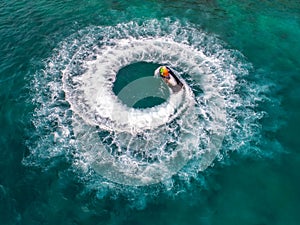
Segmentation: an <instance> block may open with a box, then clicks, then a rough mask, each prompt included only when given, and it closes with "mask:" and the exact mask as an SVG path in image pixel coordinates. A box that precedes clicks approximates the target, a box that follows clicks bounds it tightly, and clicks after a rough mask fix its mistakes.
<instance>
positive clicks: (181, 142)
mask: <svg viewBox="0 0 300 225" xmlns="http://www.w3.org/2000/svg"><path fill="white" fill-rule="evenodd" d="M241 59H243V57H242V56H241V54H240V53H239V52H237V51H234V50H230V49H226V48H224V46H223V44H221V43H220V41H219V40H218V39H217V38H215V37H213V36H212V35H208V34H206V33H204V32H203V31H201V30H200V29H199V28H197V27H195V26H193V25H192V24H185V23H181V22H178V21H170V20H169V19H165V20H161V21H158V20H149V21H145V22H143V23H137V22H130V23H124V24H118V25H116V26H98V27H88V28H86V29H84V30H81V31H79V32H78V33H77V34H74V35H73V36H71V37H69V38H68V39H66V41H65V42H63V43H62V45H61V46H60V48H59V49H57V50H56V51H55V53H54V54H53V57H52V58H50V59H49V60H48V66H47V67H46V69H45V70H44V76H40V75H39V74H37V75H36V77H35V78H36V80H35V82H36V85H35V86H34V88H35V90H36V92H37V94H36V97H35V98H36V99H35V101H36V102H37V103H39V104H40V108H38V109H37V110H36V117H35V120H34V121H33V122H34V125H35V126H36V127H37V130H38V131H40V135H42V136H43V138H41V139H39V140H38V141H37V143H36V144H35V145H33V147H31V153H32V155H35V156H36V157H37V158H38V157H41V158H45V159H49V158H51V157H55V156H58V155H67V157H68V159H69V160H70V161H71V162H72V163H73V165H74V168H78V169H79V170H80V171H84V174H85V175H83V176H89V175H90V174H91V173H90V172H89V171H91V170H92V171H94V172H96V173H97V174H99V175H100V177H102V178H100V177H98V176H97V178H96V179H103V177H104V178H105V179H104V180H105V181H111V182H115V183H119V184H124V185H133V186H142V185H150V184H154V183H158V182H163V181H164V180H166V179H170V178H171V177H172V176H173V175H176V174H177V175H178V176H179V177H181V176H182V178H183V179H185V178H187V179H188V178H189V177H191V176H196V174H197V173H198V172H199V171H203V170H205V169H206V168H207V167H208V166H210V165H211V164H212V162H213V160H214V159H215V158H216V157H217V156H218V155H220V152H219V151H220V148H221V146H222V141H223V138H224V135H225V132H227V136H229V137H230V133H231V132H233V133H235V134H242V135H243V136H242V137H243V138H244V140H248V139H250V138H251V137H250V136H251V135H250V134H251V132H250V133H249V132H248V127H249V126H248V123H245V124H241V123H239V124H236V123H237V121H236V119H235V117H234V115H235V114H236V115H237V116H239V117H241V118H247V120H246V121H248V120H249V119H248V118H254V119H252V120H251V121H254V120H255V118H258V117H259V115H256V114H255V112H253V111H251V110H243V111H242V110H241V108H242V107H241V106H242V105H243V104H245V105H247V106H249V107H252V106H253V104H254V103H253V101H252V100H251V98H252V97H251V96H252V95H251V96H250V97H247V96H246V97H245V98H242V97H241V96H239V95H238V94H237V93H236V85H242V86H243V87H244V88H247V86H246V84H238V83H237V81H236V77H237V76H239V77H241V76H243V75H246V74H248V69H247V68H248V67H249V65H248V64H247V63H245V62H244V61H243V60H241ZM138 62H148V63H155V64H160V65H168V66H170V67H171V68H172V69H173V70H174V71H175V73H176V74H177V75H178V76H179V78H180V79H181V80H182V81H183V84H184V88H183V89H182V90H181V91H180V92H178V93H176V94H172V93H171V94H170V95H169V94H168V95H164V96H165V97H164V98H165V102H164V103H162V104H160V105H157V106H155V107H152V108H145V109H137V108H133V107H131V106H133V105H134V104H135V103H136V102H137V101H139V100H140V99H141V98H145V97H158V96H162V95H161V94H162V93H163V91H160V90H157V92H155V91H154V90H153V89H151V88H150V86H151V85H150V83H151V82H152V81H153V80H152V81H151V82H149V80H147V79H159V78H153V77H151V78H149V77H143V78H140V79H138V80H135V81H132V82H131V83H129V84H128V85H126V86H125V87H124V88H123V89H122V90H121V91H120V92H119V93H118V95H115V94H114V92H113V90H112V87H113V85H114V81H115V80H116V74H117V73H118V71H119V70H120V69H122V68H123V67H126V66H128V65H131V64H133V63H138ZM153 72H154V71H153ZM153 82H154V81H153ZM147 84H148V85H149V86H148V85H147ZM146 86H147V87H149V89H147V88H146ZM153 86H157V85H155V84H154V83H153ZM141 87H145V88H141ZM131 89H135V90H138V89H140V90H141V96H137V97H133V98H132V100H131V101H127V103H129V104H127V105H125V104H124V103H123V102H122V101H121V100H120V99H124V98H126V96H129V95H130V94H129V93H130V90H131ZM248 89H249V88H248ZM135 93H137V92H135ZM251 93H254V92H251ZM65 101H66V102H67V103H68V104H65V103H64V102H65ZM230 115H233V116H230ZM49 121H51V122H49ZM52 121H53V122H52ZM251 121H250V122H251ZM49 123H50V125H49ZM45 129H46V131H49V132H48V133H47V132H45ZM246 130H247V132H246ZM227 136H226V137H227ZM248 136H249V137H248ZM228 140H229V141H231V142H232V145H235V144H236V142H235V141H234V140H231V139H228ZM35 146H39V148H36V147H35ZM39 149H41V150H39ZM70 155H71V156H70ZM27 161H29V160H27ZM40 161H41V160H40ZM29 163H32V162H29Z"/></svg>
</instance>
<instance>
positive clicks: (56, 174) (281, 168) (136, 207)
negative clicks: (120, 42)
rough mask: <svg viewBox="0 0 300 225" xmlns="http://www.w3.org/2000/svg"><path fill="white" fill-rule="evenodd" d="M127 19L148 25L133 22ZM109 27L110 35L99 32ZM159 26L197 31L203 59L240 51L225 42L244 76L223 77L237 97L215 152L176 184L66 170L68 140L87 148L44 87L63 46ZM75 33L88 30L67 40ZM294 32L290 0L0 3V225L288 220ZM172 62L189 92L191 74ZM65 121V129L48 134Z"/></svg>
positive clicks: (298, 32) (293, 171)
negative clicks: (133, 182) (130, 182)
mask: <svg viewBox="0 0 300 225" xmlns="http://www.w3.org/2000/svg"><path fill="white" fill-rule="evenodd" d="M165 18H169V20H171V21H173V22H170V23H169V22H164V21H165V20H164V19H165ZM167 20H168V19H167ZM131 21H133V22H134V23H136V24H138V25H141V24H143V23H144V22H145V21H158V22H154V23H152V22H151V23H150V22H146V23H149V24H154V25H153V26H154V28H153V29H150V28H148V27H146V28H143V29H145V31H143V29H142V28H140V27H139V26H136V25H131ZM160 21H162V22H160ZM177 23H180V24H181V25H178V26H177V25H176V24H177ZM117 24H121V28H120V29H119V28H118V29H119V30H117V31H120V32H119V33H118V32H117V31H114V32H115V33H113V32H112V33H113V34H111V33H110V32H111V30H109V29H108V28H107V29H106V27H108V26H111V27H117ZM122 24H127V25H124V26H123V25H122ZM128 24H129V25H128ZM155 24H156V25H155ZM157 24H158V25H157ZM168 24H171V25H173V27H176V28H178V29H177V30H176V32H177V33H176V35H175V37H174V40H175V41H178V42H180V41H181V36H184V33H181V30H184V31H189V32H190V33H189V32H187V33H188V34H187V37H188V38H187V39H188V40H187V41H186V45H188V46H189V45H190V46H191V47H193V48H196V47H199V46H198V45H197V44H198V43H197V41H199V40H200V39H201V38H200V37H199V36H201V35H202V34H203V33H204V32H205V34H206V35H204V36H203V39H201V40H203V42H201V43H208V44H209V43H212V44H210V45H209V46H210V47H212V49H213V50H210V49H205V47H203V46H202V47H203V49H204V50H203V51H204V52H205V54H206V55H207V56H208V57H210V55H214V54H216V55H218V54H219V53H218V51H223V50H224V49H233V50H236V51H238V52H240V53H241V54H242V55H244V57H245V58H243V57H241V56H239V54H238V56H235V54H237V53H236V52H234V51H232V55H234V57H233V58H234V59H235V57H236V58H237V61H238V62H241V63H240V64H238V65H241V70H242V69H243V68H246V70H247V71H248V74H249V75H248V76H247V77H246V78H243V77H242V76H240V75H238V74H237V75H235V77H234V79H235V80H236V82H237V85H236V86H235V87H234V91H233V92H230V95H231V96H232V99H233V100H236V101H237V100H239V101H240V102H238V103H239V104H240V105H239V106H238V107H237V109H236V108H235V109H232V108H231V107H232V106H231V105H226V110H227V111H226V112H227V114H226V116H227V117H226V119H227V120H226V121H227V124H228V125H227V126H226V136H225V138H224V141H223V143H222V147H221V151H220V154H219V155H218V157H216V159H215V160H214V162H213V164H211V165H210V166H209V167H208V168H207V169H205V170H201V171H196V172H195V171H193V168H194V167H193V165H194V164H192V163H191V165H190V164H188V165H187V168H186V170H185V171H187V172H186V173H185V174H186V175H187V176H186V180H185V181H183V178H182V176H181V175H178V177H177V175H176V174H175V175H174V176H173V177H174V178H173V179H169V180H168V179H167V181H164V182H162V184H154V185H149V186H143V187H128V186H126V185H122V184H114V182H110V181H109V180H103V179H102V178H101V175H95V171H94V170H93V168H90V166H89V165H88V164H87V165H85V166H86V167H80V168H77V167H76V165H77V164H76V162H77V160H78V161H80V160H79V159H78V158H77V155H78V154H79V152H78V149H80V148H86V149H88V148H90V147H91V146H88V145H84V144H82V146H83V147H82V146H81V147H78V146H80V143H78V142H80V141H78V140H77V139H76V138H74V135H73V134H72V133H73V132H76V131H74V130H75V128H74V127H75V125H72V126H71V125H70V124H71V122H69V120H68V119H69V117H70V115H69V114H68V113H70V114H71V115H74V112H70V111H72V110H69V109H70V105H69V103H68V102H65V101H61V100H62V99H63V100H65V93H64V91H61V92H60V87H59V86H58V87H57V86H55V84H57V83H58V84H60V83H61V79H62V71H64V69H65V68H66V67H67V64H68V63H69V61H70V59H71V58H72V57H73V56H74V53H73V52H75V51H76V50H77V49H78V48H80V47H82V46H83V45H84V48H85V49H87V50H86V51H87V52H90V51H92V50H91V49H92V48H93V47H95V46H96V45H97V43H98V39H99V40H104V42H106V43H104V44H107V46H109V44H110V43H109V40H110V38H109V37H110V35H111V36H112V39H113V38H116V37H121V36H122V35H124V36H125V37H127V36H126V35H127V34H123V33H126V29H127V28H126V26H127V27H128V30H129V33H130V34H128V35H129V36H130V35H132V37H137V38H140V37H141V36H143V32H144V33H145V36H147V37H150V36H151V37H152V39H154V40H156V39H158V40H161V39H159V38H160V37H161V36H165V33H168V32H170V33H171V32H172V30H168V27H166V26H168ZM174 24H175V25H174ZM122 26H123V27H122ZM155 26H158V27H157V29H158V30H159V29H161V31H156V29H155V28H156V27H155ZM95 27H96V28H95ZM97 27H100V28H99V30H98V28H97ZM125 28H126V29H125ZM135 28H136V29H137V30H138V31H135ZM182 28H184V29H182ZM105 30H107V31H105ZM122 32H123V33H122ZM135 32H137V33H135ZM116 33H118V34H116ZM113 35H115V36H114V37H113ZM118 35H119V36H118ZM82 37H85V38H86V37H87V39H88V38H90V39H88V40H89V41H86V40H85V41H83V44H82V43H79V44H77V43H76V41H78V42H80V41H81V39H82ZM201 37H202V36H201ZM210 37H213V40H215V39H217V40H218V41H212V42H209V40H210ZM97 38H98V39H97ZM96 39H97V40H96ZM152 39H151V40H152ZM206 40H208V41H207V42H206ZM299 40H300V3H299V2H297V1H288V0H286V1H257V2H253V1H223V0H222V1H221V0H219V1H190V0H186V1H167V0H162V1H154V0H153V1H136V0H132V1H97V0H91V1H42V0H41V1H31V2H29V1H6V0H2V1H0V101H1V104H0V124H1V130H0V132H1V135H0V143H1V149H0V224H3V225H11V224H30V225H35V224H57V225H58V224H64V225H68V224H132V225H133V224H197V225H198V224H199V225H201V224H204V225H206V224H207V225H208V224H209V225H210V224H211V225H215V224H216V225H217V224H222V225H223V224H246V225H247V224H249V225H263V224H265V225H268V224H278V225H281V224H285V225H293V224H295V225H296V224H299V222H300V215H299V211H300V207H299V200H300V191H299V190H300V180H299V175H298V169H300V155H299V146H300V141H299V137H298V136H299V134H300V132H299V126H300V97H299V96H300V77H299V76H300V60H299V52H300V44H299ZM73 42H74V43H75V44H74V43H73ZM89 43H91V46H89ZM201 43H200V44H199V45H200V47H201ZM218 44H221V46H223V47H220V48H219V47H218V46H217V45H218ZM78 46H79V47H78ZM71 47H74V49H72V48H71ZM173 47H174V46H173ZM200 47H199V48H200ZM150 50H151V49H149V51H150ZM173 50H174V51H175V54H174V57H175V58H176V55H180V52H176V48H175V49H173ZM62 53H64V54H62ZM82 57H83V59H85V58H84V57H88V56H82ZM189 57H191V60H192V58H193V55H190V56H189ZM231 59H232V58H226V57H225V58H222V60H223V63H224V65H227V66H228V67H230V64H231V63H232V61H231ZM153 60H155V58H153ZM108 61H110V60H109V59H108ZM233 61H234V60H233ZM234 62H235V61H234ZM52 64H55V65H54V66H53V65H52ZM187 64H188V62H187ZM248 64H251V65H252V66H248ZM222 65H223V64H222ZM140 66H142V65H140ZM174 67H176V69H177V70H178V71H179V72H180V73H181V75H183V78H184V79H186V80H187V83H188V85H189V86H191V87H192V89H193V92H194V93H195V95H196V96H199V98H200V97H201V93H202V91H201V88H199V87H198V83H199V82H198V81H197V80H195V79H194V77H193V75H190V74H185V72H186V71H185V70H184V68H183V67H182V66H181V64H179V65H174ZM53 68H54V69H53ZM52 69H53V71H52ZM139 69H141V68H139ZM75 71H78V70H75ZM224 71H225V69H224ZM115 72H117V71H115ZM74 76H76V74H75V75H74ZM123 82H125V81H123ZM121 83H122V82H121ZM123 85H125V83H123ZM250 91H251V93H250ZM47 93H48V94H49V93H50V94H49V96H50V97H49V96H48V95H47ZM52 93H54V94H53V95H51V94H52ZM56 94H57V96H56ZM235 96H239V97H238V98H236V97H235ZM52 97H53V98H52ZM49 98H50V99H51V98H52V99H51V100H49ZM225 98H226V93H225ZM228 99H230V98H229V97H228ZM152 100H153V99H152ZM249 102H250V103H251V104H250V103H249ZM152 103H155V102H152ZM232 104H233V102H232ZM249 104H250V105H249ZM53 105H54V106H53ZM142 105H143V103H142ZM238 108H240V109H238ZM249 108H250V109H249ZM248 109H249V110H250V111H249V112H248V111H247V110H248ZM65 112H66V113H65ZM242 112H244V113H242ZM257 115H263V116H257ZM250 116H256V117H255V118H256V119H255V120H253V121H252V120H251V118H249V117H250ZM231 118H234V120H231ZM247 121H249V122H247ZM65 127H67V128H68V129H67V132H69V133H70V135H69V136H70V138H68V140H67V141H66V140H65V139H64V140H58V139H59V138H58V139H56V137H55V135H56V134H58V136H59V137H61V136H63V135H61V133H64V131H65V129H63V128H65ZM70 127H71V128H70ZM238 127H241V128H240V129H238ZM73 128H74V129H73ZM232 130H233V131H232ZM99 133H100V134H99V136H101V135H102V136H105V135H109V134H107V133H104V134H103V133H101V132H99ZM60 135H61V136H60ZM82 136H84V135H82ZM77 137H78V136H77ZM72 138H73V141H75V142H76V143H77V144H78V145H73V144H72V143H73V142H72ZM74 139H75V140H74ZM101 140H102V139H101ZM103 142H104V140H103ZM91 145H92V144H91ZM77 147H78V148H77ZM79 157H83V158H84V157H85V155H84V154H83V155H80V154H79ZM85 162H86V161H85ZM87 162H88V161H87ZM193 163H195V162H193ZM81 170H82V171H83V172H82V171H81ZM190 171H192V172H190ZM191 174H193V175H191Z"/></svg>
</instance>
